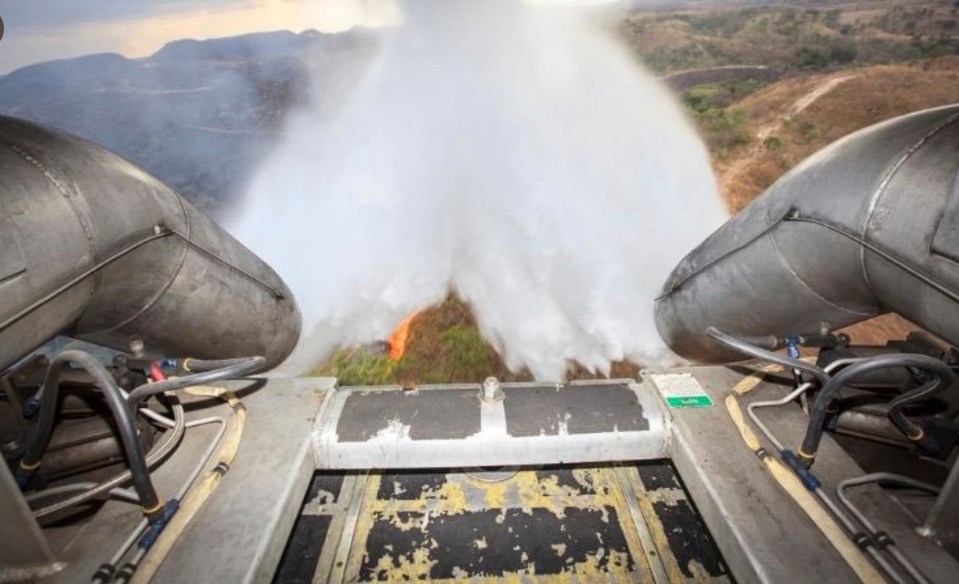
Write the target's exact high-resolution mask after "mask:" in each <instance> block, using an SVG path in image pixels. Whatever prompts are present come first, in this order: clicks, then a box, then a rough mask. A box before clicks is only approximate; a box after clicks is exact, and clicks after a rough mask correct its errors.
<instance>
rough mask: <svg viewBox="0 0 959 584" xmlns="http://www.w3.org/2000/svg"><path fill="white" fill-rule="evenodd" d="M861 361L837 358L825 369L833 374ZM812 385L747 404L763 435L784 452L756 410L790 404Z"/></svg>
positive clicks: (750, 417)
mask: <svg viewBox="0 0 959 584" xmlns="http://www.w3.org/2000/svg"><path fill="white" fill-rule="evenodd" d="M859 361H862V359H860V358H850V359H836V360H835V361H833V362H832V363H830V364H829V365H826V367H825V368H824V369H823V371H825V372H826V373H828V374H830V375H832V372H833V371H835V370H836V369H839V368H840V367H845V366H846V365H849V364H852V363H858V362H859ZM812 387H813V384H812V383H809V382H807V383H804V384H802V385H800V386H799V387H797V388H796V389H795V390H793V391H792V392H791V393H789V394H787V395H786V396H785V397H783V398H781V399H777V400H772V401H756V402H751V403H750V404H749V405H748V406H746V413H747V415H749V419H750V420H752V422H753V424H755V425H756V427H757V428H759V430H760V431H761V432H762V433H763V436H765V437H766V439H767V440H769V441H770V442H771V443H772V444H773V446H775V447H776V450H778V451H780V452H782V451H783V450H785V448H786V447H785V446H783V444H782V442H780V441H779V440H778V439H777V438H776V436H774V435H773V433H772V432H771V431H770V430H769V428H767V427H766V424H764V423H763V421H762V420H760V419H759V416H758V415H757V414H756V410H757V409H759V408H769V407H777V406H784V405H786V404H788V403H789V402H791V401H793V400H795V399H796V398H798V397H801V396H803V395H805V393H806V392H807V391H809V390H810V389H812ZM750 389H751V388H750ZM743 393H745V392H743Z"/></svg>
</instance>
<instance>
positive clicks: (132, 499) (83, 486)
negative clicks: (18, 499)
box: [24, 483, 140, 503]
mask: <svg viewBox="0 0 959 584" xmlns="http://www.w3.org/2000/svg"><path fill="white" fill-rule="evenodd" d="M96 486H97V483H69V484H66V485H57V486H55V487H49V488H46V489H43V490H42V491H36V492H33V493H27V495H26V496H25V497H24V499H26V501H27V503H33V502H34V501H39V500H41V499H46V498H47V497H54V496H56V495H63V494H64V493H72V492H74V491H84V492H85V491H89V490H90V489H92V488H94V487H96ZM107 494H108V495H110V496H112V497H113V498H115V499H120V500H123V501H126V502H128V503H139V502H140V497H139V496H137V494H136V491H131V490H130V489H121V488H114V489H110V490H109V491H107Z"/></svg>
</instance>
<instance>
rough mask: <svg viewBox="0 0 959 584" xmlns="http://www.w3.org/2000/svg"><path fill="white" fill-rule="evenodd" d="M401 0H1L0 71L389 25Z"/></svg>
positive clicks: (132, 56)
mask: <svg viewBox="0 0 959 584" xmlns="http://www.w3.org/2000/svg"><path fill="white" fill-rule="evenodd" d="M398 14H399V10H398V6H397V4H396V0H0V18H2V19H3V22H4V27H5V31H4V34H3V38H2V39H0V74H5V73H8V72H10V71H12V70H14V69H17V68H19V67H22V66H24V65H29V64H31V63H37V62H40V61H49V60H52V59H64V58H69V57H76V56H79V55H86V54H90V53H104V52H111V53H120V54H121V55H124V56H127V57H131V58H135V57H145V56H147V55H151V54H153V53H154V52H155V51H157V50H158V49H159V48H160V47H162V46H163V45H164V44H166V43H167V42H169V41H173V40H178V39H183V38H194V39H206V38H215V37H224V36H233V35H237V34H244V33H249V32H258V31H268V30H281V29H286V30H292V31H294V32H300V31H303V30H306V29H311V28H313V29H316V30H319V31H322V32H339V31H343V30H347V29H349V28H352V27H354V26H369V27H375V26H384V25H388V24H390V23H392V22H395V21H396V19H397V17H398Z"/></svg>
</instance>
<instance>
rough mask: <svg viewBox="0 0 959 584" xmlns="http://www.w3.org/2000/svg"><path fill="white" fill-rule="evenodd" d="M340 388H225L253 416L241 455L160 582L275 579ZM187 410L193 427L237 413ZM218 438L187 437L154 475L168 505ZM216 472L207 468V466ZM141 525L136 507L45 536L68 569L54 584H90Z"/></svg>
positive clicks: (277, 382) (192, 403) (202, 407)
mask: <svg viewBox="0 0 959 584" xmlns="http://www.w3.org/2000/svg"><path fill="white" fill-rule="evenodd" d="M333 382H334V380H332V379H330V378H309V379H270V380H259V381H231V382H227V385H228V386H229V387H230V388H231V389H232V390H233V391H235V392H236V394H237V396H238V397H239V398H240V399H241V400H242V401H243V403H244V405H245V406H246V407H247V419H246V426H245V429H244V433H243V440H242V442H241V444H240V450H239V452H238V454H237V456H236V458H235V459H234V461H233V463H232V464H231V466H230V470H229V472H228V473H227V474H226V475H225V476H224V478H223V480H222V482H221V483H220V485H219V487H218V488H217V489H216V491H215V492H214V493H213V495H212V496H211V497H210V499H209V500H208V501H207V502H206V504H205V505H204V506H203V507H202V508H201V509H200V511H199V514H198V515H197V517H196V519H195V520H194V521H193V522H192V523H191V524H190V525H189V526H188V527H187V529H186V530H185V531H184V532H183V534H182V535H181V536H180V538H179V540H178V541H177V543H176V545H175V546H174V547H173V549H172V550H171V552H170V555H169V556H168V557H167V559H166V561H164V562H163V564H162V565H161V566H160V568H159V570H158V572H157V573H156V576H155V578H154V581H156V582H237V583H240V582H264V583H268V582H270V581H271V580H272V577H273V573H274V571H275V569H276V566H277V563H278V562H279V560H280V556H281V554H282V552H283V547H284V545H285V544H286V540H287V537H288V536H289V533H290V529H291V527H292V525H293V521H294V519H295V518H296V515H297V512H298V510H299V508H300V505H301V504H302V502H303V496H304V494H305V493H306V489H307V486H308V485H309V482H310V477H311V475H312V473H313V466H314V464H313V457H312V450H311V448H310V438H309V437H310V432H311V431H312V428H313V421H314V417H315V414H316V411H317V409H318V408H319V407H320V405H321V403H322V400H323V398H324V396H325V395H327V394H328V392H329V390H330V389H331V388H332V386H333ZM184 403H185V404H187V410H188V416H187V417H188V420H189V419H195V418H203V417H207V416H211V415H214V416H216V415H223V416H225V417H227V422H228V423H229V422H230V420H229V418H230V409H229V407H228V406H226V405H224V403H223V402H222V401H220V400H211V399H209V398H194V397H191V396H184ZM213 434H214V428H213V427H212V426H200V427H198V428H194V429H188V430H187V432H186V434H185V435H184V438H183V442H182V443H181V444H180V446H179V447H178V448H177V449H176V450H175V451H174V452H173V454H172V455H171V456H170V458H169V459H168V460H166V461H164V462H163V464H161V465H159V467H158V468H157V469H156V470H155V471H154V472H153V473H151V474H152V476H153V478H154V481H155V484H156V487H157V490H158V492H159V493H160V494H161V496H165V497H168V496H171V495H172V494H173V493H174V492H176V490H177V489H178V488H179V487H180V485H181V484H182V481H183V478H184V477H185V476H186V475H187V474H189V472H190V470H191V469H192V468H193V467H194V466H195V465H196V463H197V461H198V458H199V457H200V455H201V453H202V452H203V451H204V450H205V449H206V447H207V445H208V443H209V440H210V438H211V437H212V436H213ZM214 464H215V461H210V462H209V463H208V467H211V466H213V465H214ZM141 518H142V515H141V513H140V511H139V509H138V507H137V506H136V505H130V504H129V503H124V502H119V501H109V502H107V503H106V504H105V505H104V506H103V507H102V508H101V509H100V510H99V511H98V512H97V514H96V515H94V516H93V517H91V518H90V519H89V520H88V521H83V522H80V523H79V524H63V525H59V526H57V527H51V528H48V529H45V530H44V531H45V534H46V535H47V538H48V540H49V542H50V545H51V547H52V549H53V550H54V553H57V554H58V557H59V558H60V559H62V561H64V562H66V564H67V566H66V569H65V570H64V571H63V572H61V573H60V574H58V575H57V576H56V577H54V578H52V579H50V580H49V582H51V583H59V582H87V581H89V579H90V577H91V575H92V574H93V573H94V571H96V569H97V567H98V566H99V565H100V564H101V563H103V562H104V561H105V560H106V559H107V558H108V557H109V556H110V555H111V554H112V553H113V552H114V551H115V550H116V548H117V546H118V545H119V544H120V542H121V541H123V540H124V539H125V538H126V537H127V535H128V534H129V531H130V529H132V528H133V526H134V525H136V523H137V522H138V521H140V520H141ZM240 552H242V553H240ZM44 582H47V580H44Z"/></svg>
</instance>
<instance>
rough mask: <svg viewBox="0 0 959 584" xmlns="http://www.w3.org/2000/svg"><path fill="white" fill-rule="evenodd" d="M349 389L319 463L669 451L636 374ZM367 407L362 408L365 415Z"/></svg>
mask: <svg viewBox="0 0 959 584" xmlns="http://www.w3.org/2000/svg"><path fill="white" fill-rule="evenodd" d="M501 389H502V391H503V393H504V398H503V399H502V400H500V401H495V402H485V401H483V400H482V399H481V397H480V396H481V389H480V386H479V384H476V385H458V386H444V387H443V388H431V387H428V386H427V387H423V388H420V389H418V390H417V391H413V392H410V391H404V390H403V389H401V388H399V387H392V388H376V389H373V388H341V389H338V390H337V391H336V392H334V394H333V395H332V397H331V398H330V402H329V404H328V406H327V407H326V408H325V409H324V411H323V412H322V414H321V415H320V417H318V418H317V421H316V429H315V432H314V448H315V458H316V461H317V468H319V469H342V470H346V469H371V468H373V469H386V468H388V469H403V468H413V469H419V468H455V467H460V466H463V465H468V466H516V465H533V464H560V463H576V462H601V461H617V460H645V459H653V458H663V457H664V454H665V451H666V430H667V428H666V425H667V422H666V419H665V417H664V415H663V412H662V410H661V408H660V407H659V405H658V404H657V403H656V401H655V399H654V398H653V397H652V396H650V395H649V394H648V392H645V391H641V390H638V388H637V387H636V386H635V384H634V383H633V382H632V381H631V380H617V381H601V382H577V383H572V384H568V385H564V386H557V385H555V384H542V383H503V384H501ZM360 413H362V414H363V415H359V414H360Z"/></svg>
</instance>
